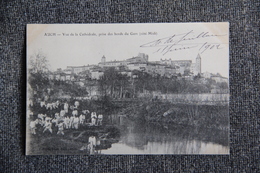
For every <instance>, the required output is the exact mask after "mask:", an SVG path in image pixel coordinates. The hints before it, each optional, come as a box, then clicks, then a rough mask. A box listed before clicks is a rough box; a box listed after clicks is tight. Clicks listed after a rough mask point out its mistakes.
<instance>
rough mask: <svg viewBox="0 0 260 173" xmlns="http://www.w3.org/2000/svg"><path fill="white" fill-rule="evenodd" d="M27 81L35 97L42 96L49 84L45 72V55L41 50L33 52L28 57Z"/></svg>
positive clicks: (47, 69) (46, 69)
mask: <svg viewBox="0 0 260 173" xmlns="http://www.w3.org/2000/svg"><path fill="white" fill-rule="evenodd" d="M29 61H30V64H29V68H28V69H29V76H28V82H29V84H30V86H31V88H32V89H33V93H36V95H35V97H41V96H43V93H44V90H45V89H46V88H47V86H48V85H49V80H48V76H47V72H48V71H49V64H48V60H47V58H46V56H45V55H44V54H43V53H42V52H40V51H39V52H38V53H35V54H34V55H32V56H31V57H30V60H29Z"/></svg>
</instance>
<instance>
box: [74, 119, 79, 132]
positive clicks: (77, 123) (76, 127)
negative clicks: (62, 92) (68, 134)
mask: <svg viewBox="0 0 260 173" xmlns="http://www.w3.org/2000/svg"><path fill="white" fill-rule="evenodd" d="M73 127H74V128H75V129H78V128H79V117H75V118H74V121H73Z"/></svg>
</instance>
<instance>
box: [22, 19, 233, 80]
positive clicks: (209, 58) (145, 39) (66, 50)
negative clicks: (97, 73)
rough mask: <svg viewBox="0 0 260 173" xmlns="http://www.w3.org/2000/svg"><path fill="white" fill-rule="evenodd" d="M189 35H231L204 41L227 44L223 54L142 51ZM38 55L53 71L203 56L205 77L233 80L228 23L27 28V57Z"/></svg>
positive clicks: (79, 25) (190, 58) (202, 66)
mask: <svg viewBox="0 0 260 173" xmlns="http://www.w3.org/2000/svg"><path fill="white" fill-rule="evenodd" d="M148 31H149V32H157V35H144V36H139V35H123V36H122V35H117V36H115V35H114V36H108V35H107V36H78V37H76V36H44V35H45V33H60V34H62V33H108V32H110V33H115V32H122V33H125V32H128V33H141V32H148ZM189 31H192V36H196V35H198V34H199V33H201V32H205V33H206V32H209V33H210V34H212V35H214V34H215V35H217V34H219V35H220V34H222V35H223V34H227V36H225V37H213V38H210V39H209V38H205V39H203V41H205V42H207V43H209V42H212V43H223V44H222V45H221V46H222V47H221V49H219V50H217V49H215V48H212V49H210V48H208V50H206V51H204V52H202V50H199V48H196V49H195V48H194V49H188V50H184V49H183V50H174V51H171V52H168V53H167V54H165V55H164V54H162V53H160V52H158V50H157V47H152V46H151V45H149V46H148V47H142V45H144V44H146V43H150V42H152V41H154V40H156V41H157V42H162V40H159V39H162V38H165V37H168V36H172V35H174V34H179V33H185V32H189ZM158 40H159V41H158ZM198 41H200V40H198ZM198 41H197V42H198ZM156 44H157V43H156ZM190 44H194V43H190ZM159 46H161V45H159ZM178 46H179V45H178ZM181 46H183V45H181ZM160 48H161V47H160ZM38 51H41V52H43V53H44V54H45V55H46V57H47V59H48V60H49V63H50V66H51V70H56V69H57V68H62V69H65V68H66V67H67V66H81V65H88V64H89V65H92V64H93V65H95V64H96V65H97V64H98V63H99V62H101V58H102V56H103V55H105V57H106V59H107V61H113V60H118V61H122V60H125V59H129V58H132V57H135V56H137V55H138V53H145V54H148V55H149V61H160V59H171V60H192V62H193V63H194V62H195V59H196V57H197V55H198V54H199V53H200V55H201V59H202V64H201V72H202V73H203V72H206V71H208V72H211V73H220V74H221V75H222V76H225V77H228V76H229V58H228V56H229V49H228V27H226V23H218V25H216V24H214V23H207V24H205V23H203V24H202V23H188V24H187V23H186V24H183V23H178V24H170V23H161V24H88V25H84V24H55V25H47V24H46V25H44V24H43V25H29V26H28V28H27V57H28V58H29V57H30V56H31V55H33V54H34V53H37V52H38Z"/></svg>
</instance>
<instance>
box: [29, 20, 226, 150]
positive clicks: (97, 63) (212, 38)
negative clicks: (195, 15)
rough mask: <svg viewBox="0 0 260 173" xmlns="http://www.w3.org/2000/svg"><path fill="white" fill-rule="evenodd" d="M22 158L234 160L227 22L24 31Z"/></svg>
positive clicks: (47, 27)
mask: <svg viewBox="0 0 260 173" xmlns="http://www.w3.org/2000/svg"><path fill="white" fill-rule="evenodd" d="M26 95H27V97H26V98H27V100H26V103H27V104H26V106H27V108H26V155H111V154H112V155H115V154H120V155H122V154H130V155H133V154H134V155H142V154H145V155H147V154H148V155H154V154H156V155H166V154H167V155H168V154H169V155H173V154H193V155H194V154H216V155H220V154H229V23H227V22H220V23H138V24H28V25H27V93H26Z"/></svg>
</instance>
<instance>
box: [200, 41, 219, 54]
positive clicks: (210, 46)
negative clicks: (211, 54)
mask: <svg viewBox="0 0 260 173" xmlns="http://www.w3.org/2000/svg"><path fill="white" fill-rule="evenodd" d="M211 49H222V48H221V47H220V44H219V43H208V42H205V43H204V44H203V45H202V46H201V47H200V49H199V51H201V52H200V53H203V52H205V51H206V50H211Z"/></svg>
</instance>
